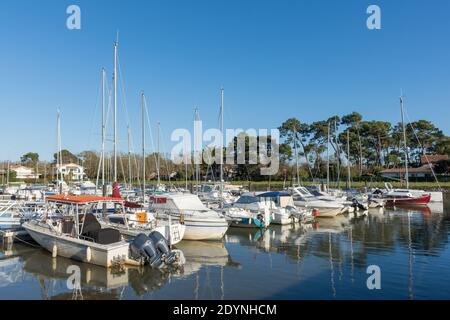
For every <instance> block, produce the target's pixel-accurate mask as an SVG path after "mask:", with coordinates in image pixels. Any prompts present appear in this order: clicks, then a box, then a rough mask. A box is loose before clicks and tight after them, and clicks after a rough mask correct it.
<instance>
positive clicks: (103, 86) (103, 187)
mask: <svg viewBox="0 0 450 320" xmlns="http://www.w3.org/2000/svg"><path fill="white" fill-rule="evenodd" d="M105 77H106V72H105V68H102V154H101V162H102V194H103V196H104V197H106V185H105Z"/></svg>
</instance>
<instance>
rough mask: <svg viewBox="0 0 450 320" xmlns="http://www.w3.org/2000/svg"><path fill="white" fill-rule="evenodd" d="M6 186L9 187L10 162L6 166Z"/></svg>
mask: <svg viewBox="0 0 450 320" xmlns="http://www.w3.org/2000/svg"><path fill="white" fill-rule="evenodd" d="M6 186H7V187H9V160H8V163H7V166H6Z"/></svg>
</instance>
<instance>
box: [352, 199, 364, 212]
mask: <svg viewBox="0 0 450 320" xmlns="http://www.w3.org/2000/svg"><path fill="white" fill-rule="evenodd" d="M352 207H354V208H355V211H356V209H360V210H362V211H366V210H367V209H368V208H367V206H365V205H364V204H363V203H361V202H359V201H358V199H356V198H353V200H352Z"/></svg>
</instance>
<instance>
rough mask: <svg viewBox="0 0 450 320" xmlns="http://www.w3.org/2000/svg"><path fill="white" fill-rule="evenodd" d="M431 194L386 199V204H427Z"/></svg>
mask: <svg viewBox="0 0 450 320" xmlns="http://www.w3.org/2000/svg"><path fill="white" fill-rule="evenodd" d="M430 199H431V195H429V194H428V195H424V196H420V197H413V198H393V199H386V205H387V206H402V205H405V206H411V205H418V206H423V205H427V204H428V203H429V202H430Z"/></svg>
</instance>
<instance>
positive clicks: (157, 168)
mask: <svg viewBox="0 0 450 320" xmlns="http://www.w3.org/2000/svg"><path fill="white" fill-rule="evenodd" d="M160 125H161V124H160V123H159V122H158V141H157V148H158V150H157V152H156V173H157V175H158V186H159V185H160V184H161V179H160V175H159V160H160V159H159V130H160Z"/></svg>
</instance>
